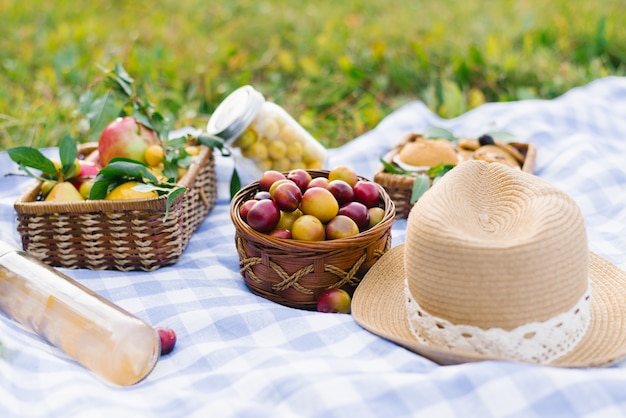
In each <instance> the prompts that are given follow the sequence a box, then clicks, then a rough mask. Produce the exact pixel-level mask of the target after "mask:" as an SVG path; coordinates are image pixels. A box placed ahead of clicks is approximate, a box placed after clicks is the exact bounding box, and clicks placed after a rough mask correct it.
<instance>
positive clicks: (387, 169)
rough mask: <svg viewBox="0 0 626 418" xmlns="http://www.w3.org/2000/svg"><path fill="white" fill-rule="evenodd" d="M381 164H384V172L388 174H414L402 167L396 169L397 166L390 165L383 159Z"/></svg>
mask: <svg viewBox="0 0 626 418" xmlns="http://www.w3.org/2000/svg"><path fill="white" fill-rule="evenodd" d="M380 162H381V163H382V165H383V168H384V171H385V172H386V173H391V174H402V175H411V174H412V173H411V172H410V171H407V170H403V169H402V168H400V167H396V166H395V165H393V164H390V163H388V162H387V161H385V160H384V159H382V158H381V159H380Z"/></svg>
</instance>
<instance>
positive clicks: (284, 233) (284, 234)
mask: <svg viewBox="0 0 626 418" xmlns="http://www.w3.org/2000/svg"><path fill="white" fill-rule="evenodd" d="M268 235H270V236H272V237H275V238H281V239H291V231H290V230H289V229H285V228H275V229H272V230H271V231H270V232H269V234H268Z"/></svg>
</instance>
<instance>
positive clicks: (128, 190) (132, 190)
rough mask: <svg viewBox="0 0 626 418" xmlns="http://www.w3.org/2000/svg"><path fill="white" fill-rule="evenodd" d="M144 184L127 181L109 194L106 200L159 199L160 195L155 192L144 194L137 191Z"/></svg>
mask: <svg viewBox="0 0 626 418" xmlns="http://www.w3.org/2000/svg"><path fill="white" fill-rule="evenodd" d="M140 184H142V183H139V182H138V181H127V182H125V183H122V184H120V185H119V186H116V187H114V188H113V190H111V191H110V192H109V193H107V195H106V197H105V199H106V200H131V199H154V198H157V197H159V194H158V193H157V192H156V191H155V190H151V191H149V192H143V191H140V190H137V189H136V187H137V186H139V185H140Z"/></svg>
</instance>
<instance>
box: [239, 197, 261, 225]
mask: <svg viewBox="0 0 626 418" xmlns="http://www.w3.org/2000/svg"><path fill="white" fill-rule="evenodd" d="M256 202H257V201H256V200H254V199H251V200H246V201H245V202H243V203H242V204H241V206H239V216H241V219H243V220H244V221H245V222H248V212H250V209H251V208H252V206H254V204H255V203H256Z"/></svg>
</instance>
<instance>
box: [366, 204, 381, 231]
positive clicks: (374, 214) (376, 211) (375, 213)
mask: <svg viewBox="0 0 626 418" xmlns="http://www.w3.org/2000/svg"><path fill="white" fill-rule="evenodd" d="M367 211H368V212H369V214H370V221H369V228H372V227H374V226H376V225H378V224H379V223H380V222H381V221H382V220H383V218H384V217H385V209H383V208H379V207H378V206H376V207H373V208H369V209H367Z"/></svg>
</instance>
